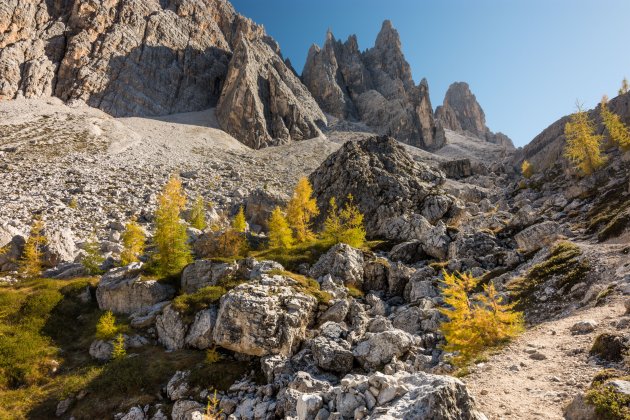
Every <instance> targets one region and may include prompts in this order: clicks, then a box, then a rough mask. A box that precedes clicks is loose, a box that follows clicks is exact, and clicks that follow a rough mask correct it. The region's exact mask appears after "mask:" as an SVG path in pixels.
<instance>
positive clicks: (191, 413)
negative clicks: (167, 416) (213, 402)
mask: <svg viewBox="0 0 630 420" xmlns="http://www.w3.org/2000/svg"><path fill="white" fill-rule="evenodd" d="M205 411H206V407H205V406H204V405H203V404H199V403H198V402H196V401H191V400H178V401H176V402H175V404H173V410H172V411H171V417H172V419H173V420H203V419H204V413H205Z"/></svg>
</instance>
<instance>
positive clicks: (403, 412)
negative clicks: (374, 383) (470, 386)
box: [370, 372, 487, 420]
mask: <svg viewBox="0 0 630 420" xmlns="http://www.w3.org/2000/svg"><path fill="white" fill-rule="evenodd" d="M395 378H396V382H393V381H390V382H389V383H388V382H386V386H385V387H382V388H381V391H380V392H381V393H382V392H384V391H385V390H386V389H392V388H393V387H398V389H397V392H396V394H394V397H393V398H392V399H391V400H389V401H388V402H386V403H384V405H382V406H379V407H378V408H376V409H375V410H374V412H373V414H372V415H371V416H370V418H371V419H382V420H385V419H392V418H394V419H417V420H438V419H439V420H462V419H467V420H468V419H469V420H487V418H486V416H485V415H483V414H481V413H480V412H479V411H477V410H476V408H475V403H474V400H473V398H472V396H471V395H470V394H469V393H468V390H467V389H466V386H465V385H464V384H463V383H462V382H461V381H460V380H459V379H456V378H453V377H451V376H439V375H430V374H427V373H423V372H418V373H414V374H408V373H400V374H396V375H395ZM394 389H396V388H394ZM401 394H402V395H401ZM379 397H380V393H379ZM390 397H391V394H390V396H389V397H388V398H386V399H385V400H388V399H389V398H390Z"/></svg>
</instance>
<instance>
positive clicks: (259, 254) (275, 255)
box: [249, 240, 331, 270]
mask: <svg viewBox="0 0 630 420" xmlns="http://www.w3.org/2000/svg"><path fill="white" fill-rule="evenodd" d="M330 247H331V245H330V243H328V242H324V241H321V240H315V241H309V242H305V243H302V244H297V245H295V246H293V247H292V248H290V249H279V248H270V249H264V250H260V251H251V252H250V253H249V256H250V257H254V258H256V259H258V260H273V261H277V262H279V263H280V264H282V265H283V266H284V267H285V268H286V269H287V270H297V268H298V266H299V265H300V264H304V263H307V264H314V263H315V262H317V260H318V259H319V257H321V256H322V255H323V254H325V253H326V251H328V249H329V248H330Z"/></svg>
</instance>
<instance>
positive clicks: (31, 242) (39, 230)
mask: <svg viewBox="0 0 630 420" xmlns="http://www.w3.org/2000/svg"><path fill="white" fill-rule="evenodd" d="M43 231H44V222H43V221H42V219H41V217H36V218H35V219H34V220H33V224H32V225H31V233H30V235H29V237H28V239H27V241H26V244H25V245H24V251H23V253H22V258H21V260H20V264H19V266H20V272H21V273H22V274H23V275H25V276H27V277H37V276H39V275H40V274H41V272H42V254H43V250H42V248H43V246H44V245H45V244H46V237H45V236H44V235H43Z"/></svg>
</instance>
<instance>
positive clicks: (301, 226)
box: [287, 177, 319, 243]
mask: <svg viewBox="0 0 630 420" xmlns="http://www.w3.org/2000/svg"><path fill="white" fill-rule="evenodd" d="M312 195H313V187H312V186H311V183H310V182H309V181H308V178H306V177H303V178H300V180H299V181H298V184H297V186H296V187H295V190H294V191H293V197H292V198H291V200H290V201H289V204H288V205H287V221H288V222H289V225H290V226H291V228H292V229H293V232H294V233H295V239H296V241H297V242H299V243H302V242H306V241H308V240H311V239H313V238H314V235H313V231H312V230H311V219H312V218H313V217H315V216H317V215H318V214H319V209H318V208H317V201H316V200H315V198H313V197H312Z"/></svg>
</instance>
